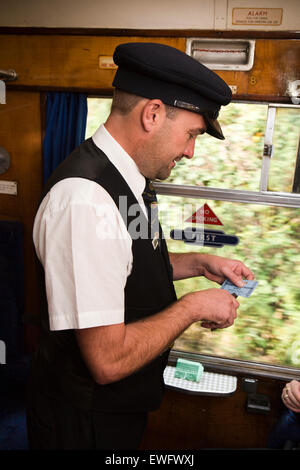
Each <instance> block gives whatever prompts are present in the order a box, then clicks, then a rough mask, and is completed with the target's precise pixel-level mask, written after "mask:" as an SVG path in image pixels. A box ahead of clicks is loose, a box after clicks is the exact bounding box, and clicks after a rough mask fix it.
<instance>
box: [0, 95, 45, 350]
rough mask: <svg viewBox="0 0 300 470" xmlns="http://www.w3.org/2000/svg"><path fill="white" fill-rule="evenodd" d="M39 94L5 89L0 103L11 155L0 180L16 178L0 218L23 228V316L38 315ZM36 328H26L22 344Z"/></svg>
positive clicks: (2, 198)
mask: <svg viewBox="0 0 300 470" xmlns="http://www.w3.org/2000/svg"><path fill="white" fill-rule="evenodd" d="M40 116H41V113H40V93H38V92H35V93H34V92H24V91H22V92H21V91H8V92H7V96H6V104H1V105H0V123H1V125H0V145H1V146H2V147H4V148H5V149H6V150H7V151H8V152H9V153H10V156H11V167H10V168H9V170H8V171H7V172H6V173H4V174H2V175H0V179H1V180H7V181H16V182H17V184H18V194H17V195H16V196H13V195H5V194H0V218H1V219H2V220H18V221H20V222H22V224H23V227H24V263H25V312H24V313H25V318H26V317H31V316H36V315H38V314H39V298H38V290H37V279H36V272H35V263H34V250H33V243H32V226H33V220H34V216H35V212H36V208H37V204H38V201H39V197H40V194H41V187H42V151H41V117H40ZM36 334H37V329H36V327H33V326H32V327H30V326H28V327H26V331H25V335H26V338H25V339H26V347H27V349H28V348H29V347H30V346H31V345H32V343H33V335H36Z"/></svg>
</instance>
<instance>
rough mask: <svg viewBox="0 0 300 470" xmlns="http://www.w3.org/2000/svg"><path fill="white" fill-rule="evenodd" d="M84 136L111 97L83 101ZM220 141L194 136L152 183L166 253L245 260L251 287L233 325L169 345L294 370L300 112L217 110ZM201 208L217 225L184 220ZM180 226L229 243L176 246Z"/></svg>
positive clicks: (195, 328)
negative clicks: (191, 148) (186, 155)
mask: <svg viewBox="0 0 300 470" xmlns="http://www.w3.org/2000/svg"><path fill="white" fill-rule="evenodd" d="M88 103H89V112H88V128H87V137H89V136H90V135H92V134H93V132H94V131H95V130H96V128H97V127H98V125H99V123H100V122H104V121H105V120H106V117H107V115H108V113H109V109H110V104H111V99H107V98H100V99H99V98H97V99H96V98H90V99H89V100H88ZM220 122H221V125H222V129H223V132H224V134H225V136H226V140H225V141H219V140H217V139H214V138H212V137H210V136H208V135H203V136H199V137H198V138H197V141H196V147H195V156H194V158H193V159H191V160H187V159H184V160H183V161H181V162H178V163H177V165H176V167H175V168H174V169H173V171H172V173H171V175H170V177H169V178H168V179H167V180H166V181H164V182H156V183H155V186H156V190H157V193H158V195H159V196H158V197H159V207H160V219H161V223H162V226H163V230H164V233H165V237H166V241H167V244H168V247H169V249H170V251H175V252H182V251H192V250H196V251H200V252H206V253H214V254H217V255H220V256H228V257H231V258H239V259H242V260H244V261H245V263H246V264H248V265H249V266H250V267H251V269H253V271H254V272H255V274H256V277H257V280H258V281H259V284H258V287H257V288H256V290H255V291H254V293H253V294H252V296H251V297H250V298H247V299H243V298H241V299H240V304H241V306H240V309H239V317H238V319H237V321H236V322H235V325H234V326H233V327H231V328H229V329H225V330H221V331H214V332H210V331H206V330H204V329H203V328H201V326H200V324H195V325H192V326H191V327H190V328H189V329H188V330H186V331H185V332H184V333H183V334H182V335H181V336H180V338H178V339H177V341H176V342H175V347H174V348H175V349H177V350H179V351H187V352H193V353H200V354H204V355H209V356H217V357H221V358H230V359H237V360H241V361H255V362H257V363H263V364H275V365H279V366H293V367H299V366H300V339H299V331H300V313H299V312H300V295H299V288H298V286H299V284H300V268H299V266H300V194H299V192H300V155H299V129H300V107H299V106H296V105H279V104H267V103H241V102H239V103H231V104H230V105H228V106H226V107H224V108H223V109H222V112H221V117H220ZM204 204H207V205H208V206H209V208H210V209H211V210H212V211H213V213H214V214H215V215H216V216H217V217H218V219H219V220H220V221H221V223H222V224H223V225H222V226H219V225H211V224H207V225H205V226H203V225H202V226H201V225H199V224H197V223H193V222H187V220H188V219H189V217H190V216H191V215H192V214H194V213H195V212H197V211H198V210H199V209H200V208H203V207H204ZM187 226H193V227H198V228H200V229H201V228H202V229H203V228H204V229H206V230H209V231H212V230H214V231H224V232H225V233H226V234H228V235H233V236H235V237H238V239H239V243H238V244H237V245H226V244H225V245H224V246H221V247H216V246H210V247H208V246H201V245H200V246H199V245H196V246H195V245H193V244H185V243H184V242H183V241H180V240H174V239H172V238H171V236H170V233H171V232H172V230H174V229H181V230H183V229H184V228H186V227H187ZM212 286H215V284H213V283H211V282H209V281H206V280H205V279H202V278H195V279H190V280H184V281H176V282H175V287H176V291H177V294H178V296H181V295H182V294H184V293H186V292H189V291H192V290H195V289H202V288H208V287H212Z"/></svg>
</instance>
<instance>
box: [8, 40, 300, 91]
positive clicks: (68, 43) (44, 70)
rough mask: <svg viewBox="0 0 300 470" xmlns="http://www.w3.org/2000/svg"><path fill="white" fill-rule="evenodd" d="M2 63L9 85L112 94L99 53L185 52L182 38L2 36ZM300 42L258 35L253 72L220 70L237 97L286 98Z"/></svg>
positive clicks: (297, 63) (295, 75)
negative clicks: (11, 77) (151, 47)
mask: <svg viewBox="0 0 300 470" xmlns="http://www.w3.org/2000/svg"><path fill="white" fill-rule="evenodd" d="M0 40H1V45H2V47H1V51H0V64H1V68H2V69H9V68H13V69H15V70H16V71H17V73H18V74H19V77H18V79H17V80H16V81H15V82H12V83H10V84H9V87H10V88H18V87H31V88H35V89H73V90H86V91H94V92H96V91H97V90H98V91H99V92H111V90H112V87H111V84H112V80H113V77H114V74H115V70H107V69H106V70H104V69H100V68H99V56H100V55H104V56H112V54H113V51H114V49H115V47H116V46H117V45H118V44H120V43H123V42H128V41H130V42H134V41H144V42H145V41H152V42H161V43H165V44H169V45H171V46H174V47H177V48H178V49H180V50H183V51H185V44H186V39H185V38H183V37H151V38H149V37H141V36H139V37H130V36H128V37H126V36H124V37H114V36H107V37H105V36H88V35H86V36H83V35H81V36H80V35H78V36H76V35H75V36H72V35H54V34H52V35H49V36H47V35H26V34H24V35H22V34H21V35H12V34H6V35H5V34H2V35H0ZM299 69H300V41H299V40H296V39H257V40H256V45H255V58H254V66H253V68H252V70H250V71H248V72H240V71H238V72H236V71H217V73H218V74H219V75H220V76H221V77H222V78H224V80H225V81H226V82H227V83H228V84H229V85H235V86H237V95H238V96H243V97H244V96H245V95H246V96H247V95H248V96H249V98H250V99H251V96H253V97H259V96H261V97H263V96H269V97H274V98H276V97H277V98H278V97H286V88H287V83H288V81H289V80H297V79H299Z"/></svg>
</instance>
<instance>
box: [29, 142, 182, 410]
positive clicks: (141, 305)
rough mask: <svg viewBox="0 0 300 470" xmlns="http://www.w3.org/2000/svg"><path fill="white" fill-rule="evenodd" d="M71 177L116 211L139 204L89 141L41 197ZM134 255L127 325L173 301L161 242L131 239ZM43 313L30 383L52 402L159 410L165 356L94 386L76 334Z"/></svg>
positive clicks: (127, 218)
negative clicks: (123, 202)
mask: <svg viewBox="0 0 300 470" xmlns="http://www.w3.org/2000/svg"><path fill="white" fill-rule="evenodd" d="M71 177H81V178H86V179H89V180H91V181H94V182H96V183H98V184H100V185H101V186H102V187H104V188H105V189H106V191H107V192H108V193H109V194H110V196H111V197H112V199H113V200H114V202H115V204H116V205H117V207H118V208H119V196H126V197H127V207H128V208H129V207H130V206H131V205H132V204H138V202H137V200H136V198H135V196H134V195H133V193H132V191H131V190H130V188H129V186H128V185H127V183H126V181H125V180H124V178H123V177H122V176H121V174H120V173H119V172H118V170H117V169H116V168H115V166H114V165H113V164H112V163H111V162H110V161H109V159H108V158H107V157H106V155H105V154H104V153H103V152H102V151H101V150H99V148H98V147H97V146H96V145H95V144H94V142H93V140H92V139H88V140H87V141H85V142H84V143H83V144H81V145H80V146H79V147H78V148H77V149H75V150H74V152H72V153H71V155H70V156H69V157H68V158H66V160H64V162H63V163H62V164H61V165H60V166H59V167H58V168H57V169H56V170H55V171H54V173H53V174H52V175H51V177H50V179H49V180H48V182H47V184H46V186H45V188H44V191H43V196H44V195H45V194H47V192H48V191H49V190H50V189H51V187H52V186H54V184H56V183H57V182H58V181H61V180H63V179H65V178H71ZM120 212H121V215H122V217H123V219H124V221H125V224H126V226H127V229H128V231H129V233H130V224H131V223H132V222H133V220H134V216H130V215H128V214H125V217H124V211H121V210H120ZM148 228H149V227H148ZM134 238H136V237H134ZM132 251H133V266H132V272H131V274H130V276H129V277H128V279H127V284H126V287H125V323H130V322H133V321H136V320H139V319H142V318H144V317H147V316H150V315H153V314H155V313H157V312H159V311H161V310H163V309H164V308H165V307H167V306H168V305H170V304H171V303H172V302H174V301H175V300H176V295H175V291H174V287H173V282H172V268H171V265H170V262H169V256H168V252H167V247H166V243H165V240H164V239H162V240H161V248H160V249H159V248H157V249H154V247H153V245H152V240H151V239H149V238H147V239H142V238H137V239H133V242H132ZM62 269H63V267H62ZM44 284H45V283H44V276H43V279H42V283H41V289H42V290H43V293H44V295H43V297H44V300H45V287H44ZM44 307H45V308H44V309H43V312H42V338H41V344H40V347H39V350H38V351H37V355H36V358H35V361H34V364H33V380H34V382H35V383H36V385H38V386H39V388H40V389H43V391H44V392H46V393H48V394H51V395H55V396H56V397H57V396H59V395H62V396H63V397H64V398H66V399H67V400H69V401H70V402H71V403H73V404H74V405H75V406H79V407H81V408H84V409H94V410H102V411H140V410H153V409H156V408H157V407H159V405H160V402H161V399H162V393H163V388H164V384H163V370H164V368H165V366H166V363H167V359H168V354H169V350H167V351H165V352H164V353H163V354H161V355H160V356H158V357H157V358H156V359H154V360H153V361H152V362H151V363H149V364H147V365H146V366H144V367H143V368H142V369H140V370H138V371H137V372H135V373H134V374H132V375H130V376H128V377H126V378H124V379H122V380H120V381H117V382H114V383H111V384H106V385H99V384H97V383H95V382H94V381H93V379H92V377H91V375H90V373H89V371H88V369H87V367H86V366H85V364H84V362H83V359H82V357H81V355H80V352H79V348H78V345H77V341H76V338H75V335H74V331H73V330H64V331H50V329H49V317H48V312H47V306H46V301H45V302H44Z"/></svg>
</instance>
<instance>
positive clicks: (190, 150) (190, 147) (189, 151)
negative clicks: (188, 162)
mask: <svg viewBox="0 0 300 470" xmlns="http://www.w3.org/2000/svg"><path fill="white" fill-rule="evenodd" d="M194 152H195V139H191V141H190V142H189V143H188V144H187V146H186V148H185V150H184V156H185V157H186V158H193V156H194Z"/></svg>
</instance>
